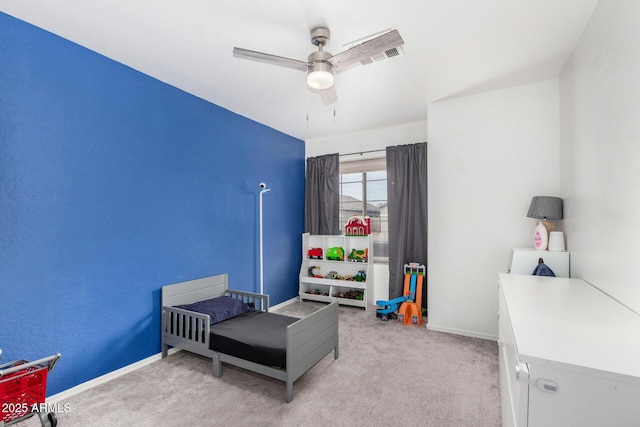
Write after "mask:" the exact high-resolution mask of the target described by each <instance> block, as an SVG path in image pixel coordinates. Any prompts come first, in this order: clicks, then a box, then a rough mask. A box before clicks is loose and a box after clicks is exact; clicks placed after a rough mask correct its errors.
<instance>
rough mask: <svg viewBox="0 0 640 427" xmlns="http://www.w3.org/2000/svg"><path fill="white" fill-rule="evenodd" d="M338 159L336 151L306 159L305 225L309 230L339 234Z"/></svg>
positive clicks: (313, 232) (312, 232) (316, 232)
mask: <svg viewBox="0 0 640 427" xmlns="http://www.w3.org/2000/svg"><path fill="white" fill-rule="evenodd" d="M339 175H340V159H339V155H338V153H335V154H327V155H324V156H318V157H309V158H308V159H307V179H306V184H305V198H304V229H305V231H306V232H309V233H311V234H340V230H341V227H340V223H339V222H340V210H339V209H340V188H339V185H340V183H339Z"/></svg>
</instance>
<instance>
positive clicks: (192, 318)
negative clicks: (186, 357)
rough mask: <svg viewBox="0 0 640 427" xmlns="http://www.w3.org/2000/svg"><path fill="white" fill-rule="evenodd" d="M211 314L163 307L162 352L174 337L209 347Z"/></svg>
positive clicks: (195, 344)
mask: <svg viewBox="0 0 640 427" xmlns="http://www.w3.org/2000/svg"><path fill="white" fill-rule="evenodd" d="M210 323H211V320H210V318H209V315H207V314H201V313H196V312H193V311H189V310H183V309H180V308H175V307H162V344H163V345H162V352H163V355H164V353H165V352H166V346H167V345H173V343H172V341H173V340H174V339H177V340H180V341H181V342H185V343H188V344H190V345H191V346H195V347H198V348H203V349H209V336H210V335H209V333H210V328H211V326H210Z"/></svg>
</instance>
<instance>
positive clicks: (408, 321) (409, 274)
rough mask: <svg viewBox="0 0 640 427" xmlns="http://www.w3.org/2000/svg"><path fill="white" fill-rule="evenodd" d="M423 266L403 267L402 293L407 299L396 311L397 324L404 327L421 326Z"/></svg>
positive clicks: (407, 265)
mask: <svg viewBox="0 0 640 427" xmlns="http://www.w3.org/2000/svg"><path fill="white" fill-rule="evenodd" d="M424 273H425V268H424V265H418V264H417V263H415V262H412V263H411V264H405V265H404V292H403V295H404V296H405V297H406V298H407V300H406V301H405V302H403V303H402V305H400V309H399V310H398V322H399V323H404V324H405V325H412V326H420V325H422V310H421V307H420V304H421V303H422V283H423V281H424Z"/></svg>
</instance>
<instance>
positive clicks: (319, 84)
mask: <svg viewBox="0 0 640 427" xmlns="http://www.w3.org/2000/svg"><path fill="white" fill-rule="evenodd" d="M333 82H334V79H333V73H331V72H330V71H323V70H320V71H311V72H310V73H309V74H308V75H307V84H308V85H309V87H311V88H313V89H318V90H323V89H329V88H330V87H331V86H333Z"/></svg>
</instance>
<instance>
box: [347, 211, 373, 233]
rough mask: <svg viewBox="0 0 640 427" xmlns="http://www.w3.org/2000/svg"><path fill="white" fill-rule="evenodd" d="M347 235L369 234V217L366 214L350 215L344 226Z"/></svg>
mask: <svg viewBox="0 0 640 427" xmlns="http://www.w3.org/2000/svg"><path fill="white" fill-rule="evenodd" d="M344 234H346V235H347V236H367V235H369V234H371V218H370V217H368V216H360V215H356V216H352V217H351V218H349V220H348V221H347V224H346V225H345V226H344Z"/></svg>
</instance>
